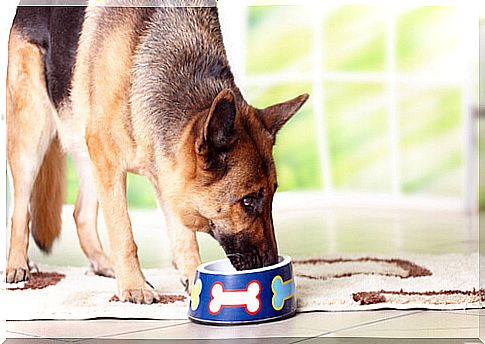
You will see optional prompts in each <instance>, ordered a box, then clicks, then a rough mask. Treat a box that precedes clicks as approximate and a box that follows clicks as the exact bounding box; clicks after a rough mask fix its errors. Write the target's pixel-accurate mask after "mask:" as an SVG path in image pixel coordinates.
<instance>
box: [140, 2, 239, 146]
mask: <svg viewBox="0 0 485 344" xmlns="http://www.w3.org/2000/svg"><path fill="white" fill-rule="evenodd" d="M223 89H232V90H233V91H234V93H235V94H236V95H237V97H238V98H239V99H241V100H243V98H242V95H241V93H240V91H239V89H238V88H237V86H236V85H235V82H234V77H233V74H232V72H231V70H230V67H229V63H228V61H227V57H226V52H225V49H224V45H223V41H222V34H221V30H220V25H219V20H218V15H217V9H216V8H211V7H205V8H157V9H154V11H153V13H152V15H151V16H150V19H149V23H148V24H147V27H146V32H145V33H144V34H143V37H142V38H141V41H140V43H139V45H138V48H137V52H136V55H135V57H134V61H133V90H132V99H131V100H132V104H133V105H134V107H135V108H136V111H137V112H138V113H142V114H143V115H142V118H141V120H142V121H143V122H144V123H145V124H146V125H148V126H150V128H151V129H152V132H154V133H155V141H156V142H154V143H155V144H156V145H157V146H159V147H160V149H161V150H162V151H163V153H164V154H166V155H171V156H174V155H175V154H176V151H177V149H176V147H177V142H179V139H180V137H179V135H180V133H181V132H182V131H183V130H184V128H185V127H186V126H187V125H189V123H190V122H191V121H192V120H193V117H194V116H195V115H196V114H198V113H200V112H201V111H204V110H205V109H208V108H209V107H210V106H211V103H212V101H213V100H214V98H215V97H216V96H217V94H219V92H220V91H222V90H223ZM137 116H138V114H137Z"/></svg>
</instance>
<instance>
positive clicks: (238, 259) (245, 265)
mask: <svg viewBox="0 0 485 344" xmlns="http://www.w3.org/2000/svg"><path fill="white" fill-rule="evenodd" d="M210 234H211V235H212V236H213V237H214V238H215V239H216V240H217V241H218V242H219V244H220V245H221V246H222V248H223V249H224V252H225V253H226V256H227V258H229V261H230V262H231V264H232V265H233V266H234V268H235V269H236V270H238V271H240V270H252V269H258V268H261V267H264V266H269V265H273V264H276V262H277V260H278V253H277V252H271V250H268V249H267V248H266V247H265V246H264V244H263V243H262V244H261V245H255V244H253V243H252V242H251V240H250V238H249V236H248V235H245V234H238V235H218V234H217V233H214V232H211V233H210Z"/></svg>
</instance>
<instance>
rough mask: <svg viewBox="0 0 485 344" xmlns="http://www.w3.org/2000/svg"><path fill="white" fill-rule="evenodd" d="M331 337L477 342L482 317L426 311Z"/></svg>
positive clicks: (350, 329)
mask: <svg viewBox="0 0 485 344" xmlns="http://www.w3.org/2000/svg"><path fill="white" fill-rule="evenodd" d="M328 335H329V336H338V337H385V338H477V337H478V317H477V316H475V315H467V314H455V313H449V312H437V311H422V312H419V313H416V314H412V315H409V316H405V317H397V318H388V319H384V320H382V321H378V322H376V323H372V324H368V325H365V326H357V327H353V328H348V329H342V330H339V331H335V332H333V333H331V334H328Z"/></svg>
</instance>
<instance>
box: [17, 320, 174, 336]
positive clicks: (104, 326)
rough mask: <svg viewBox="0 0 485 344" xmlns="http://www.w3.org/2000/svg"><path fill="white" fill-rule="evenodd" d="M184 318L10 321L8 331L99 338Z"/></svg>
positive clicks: (167, 323)
mask: <svg viewBox="0 0 485 344" xmlns="http://www.w3.org/2000/svg"><path fill="white" fill-rule="evenodd" d="M181 322H183V321H182V320H157V321H152V320H79V321H42V320H39V321H8V322H7V331H13V332H19V333H24V334H28V335H32V336H37V337H42V338H67V339H68V338H97V337H111V336H115V335H119V334H123V333H132V332H134V331H140V330H147V329H153V328H159V327H164V326H171V325H175V324H179V323H181Z"/></svg>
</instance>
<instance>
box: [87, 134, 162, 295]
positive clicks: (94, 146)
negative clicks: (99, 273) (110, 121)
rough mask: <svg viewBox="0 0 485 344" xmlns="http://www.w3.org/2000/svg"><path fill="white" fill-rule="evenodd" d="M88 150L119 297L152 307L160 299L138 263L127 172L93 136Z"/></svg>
mask: <svg viewBox="0 0 485 344" xmlns="http://www.w3.org/2000/svg"><path fill="white" fill-rule="evenodd" d="M87 143H88V149H89V153H90V156H91V159H92V161H93V163H94V164H93V165H94V170H95V173H94V174H95V181H96V187H97V191H98V192H97V193H98V196H99V202H100V206H101V209H102V211H103V215H104V219H105V223H106V228H107V231H108V239H109V247H110V260H111V262H112V264H113V268H114V272H115V276H116V280H117V284H118V297H119V298H120V300H121V301H129V302H133V303H146V304H150V303H152V302H153V301H154V300H158V299H159V296H158V295H157V294H156V293H155V291H154V290H153V289H152V288H151V287H150V286H149V285H148V284H147V283H146V282H145V277H144V276H143V273H142V271H141V268H140V263H139V261H138V255H137V246H136V244H135V241H134V239H133V234H132V230H131V222H130V218H129V215H128V206H127V202H126V172H125V171H124V170H123V169H122V168H121V167H120V165H121V164H119V163H117V162H116V161H113V157H114V156H116V155H115V154H113V153H112V152H109V151H108V150H109V148H107V147H109V145H107V144H106V143H105V142H103V141H101V140H98V139H97V138H96V137H91V138H90V139H88V140H87Z"/></svg>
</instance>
